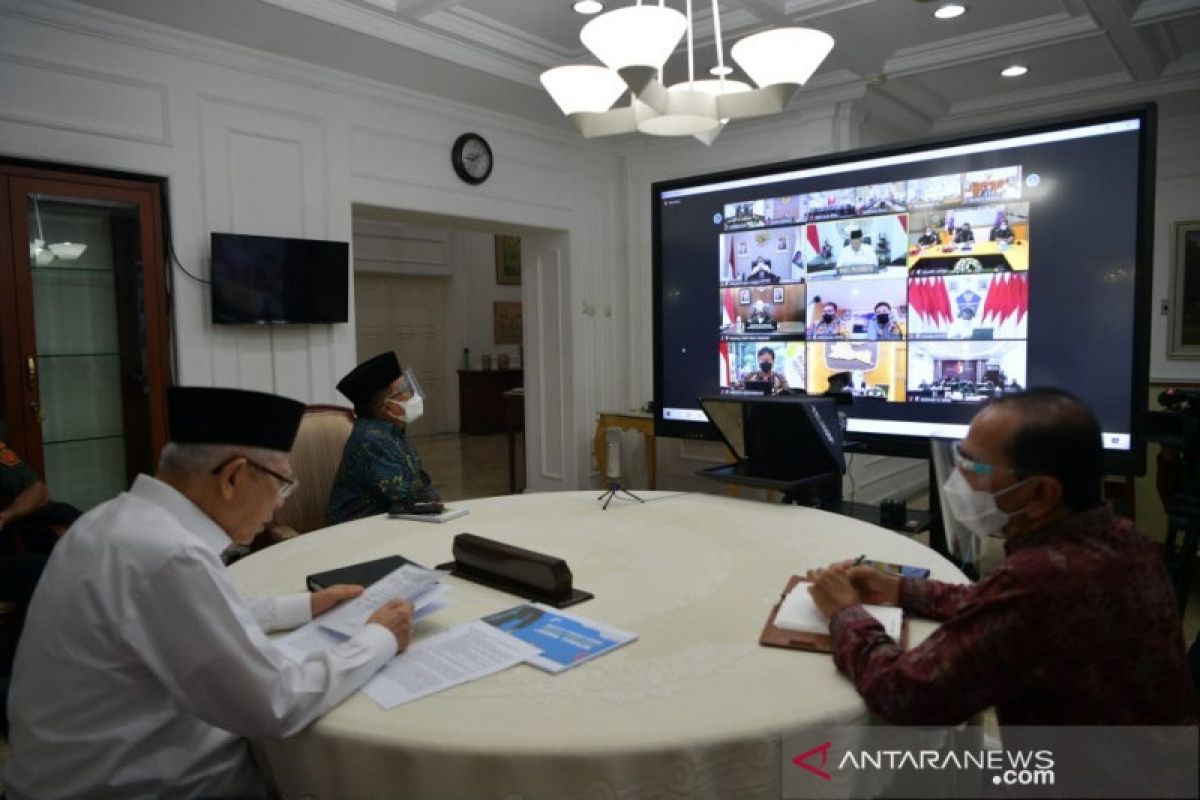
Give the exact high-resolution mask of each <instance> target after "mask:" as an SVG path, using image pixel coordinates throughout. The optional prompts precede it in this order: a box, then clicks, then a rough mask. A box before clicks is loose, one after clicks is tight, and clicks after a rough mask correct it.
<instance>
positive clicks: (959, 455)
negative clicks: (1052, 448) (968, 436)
mask: <svg viewBox="0 0 1200 800" xmlns="http://www.w3.org/2000/svg"><path fill="white" fill-rule="evenodd" d="M951 452H952V453H953V454H954V466H956V467H958V468H959V469H961V470H962V471H963V472H971V473H974V474H975V475H991V474H992V473H993V472H995V471H996V470H998V469H1002V470H1007V471H1008V472H1012V473H1014V474H1020V472H1019V471H1018V470H1015V469H1013V468H1012V467H997V466H995V465H993V464H985V463H983V462H982V461H976V460H974V459H972V458H967V456H966V454H964V453H963V451H962V442H955V443H954V447H953V448H951Z"/></svg>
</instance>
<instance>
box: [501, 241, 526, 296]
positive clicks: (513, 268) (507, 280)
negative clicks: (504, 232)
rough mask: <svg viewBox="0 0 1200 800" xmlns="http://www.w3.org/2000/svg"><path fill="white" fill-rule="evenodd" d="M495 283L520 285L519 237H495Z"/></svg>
mask: <svg viewBox="0 0 1200 800" xmlns="http://www.w3.org/2000/svg"><path fill="white" fill-rule="evenodd" d="M496 283H498V284H500V285H501V286H505V285H507V286H520V285H521V237H520V236H497V237H496Z"/></svg>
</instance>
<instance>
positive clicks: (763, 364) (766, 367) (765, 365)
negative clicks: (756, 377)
mask: <svg viewBox="0 0 1200 800" xmlns="http://www.w3.org/2000/svg"><path fill="white" fill-rule="evenodd" d="M773 366H775V365H774V364H772V363H771V362H770V361H760V362H758V368H759V369H760V370H761V371H763V372H770V371H771V367H773Z"/></svg>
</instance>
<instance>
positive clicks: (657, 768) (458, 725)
mask: <svg viewBox="0 0 1200 800" xmlns="http://www.w3.org/2000/svg"><path fill="white" fill-rule="evenodd" d="M640 494H641V496H643V497H644V498H645V499H646V500H647V502H646V503H645V504H644V505H639V504H637V503H634V502H633V501H630V500H626V499H620V498H619V499H616V500H614V501H613V503H612V504H611V505H610V506H609V508H608V510H607V511H602V510H601V508H600V504H599V503H597V501H596V493H595V492H562V493H550V494H531V495H510V496H506V497H496V498H487V499H481V500H473V501H465V502H461V503H455V504H454V505H456V506H457V505H463V506H466V507H468V508H469V509H470V513H469V514H468V515H467V516H465V517H462V518H460V519H456V520H454V521H452V522H449V523H445V524H441V525H435V524H429V523H422V522H407V521H403V522H402V521H393V520H388V519H386V518H384V517H374V518H370V519H366V520H359V521H357V522H352V523H348V524H345V525H340V526H337V527H334V528H328V529H325V530H322V531H317V532H314V533H310V534H307V535H304V536H301V537H299V538H297V539H294V540H292V541H289V542H286V543H283V544H281V545H276V546H274V547H271V548H268V549H267V550H264V551H262V552H260V553H257V554H255V555H253V556H251V557H249V558H247V559H244V560H242V561H241V562H238V563H237V564H235V565H233V566H232V567H231V568H230V569H231V573H232V575H233V578H234V580H235V581H236V582H237V584H238V585H239V586H240V587H241V588H242V589H243V590H244V591H245V592H247V593H249V594H274V593H281V592H287V591H297V590H302V589H303V588H304V576H305V575H307V574H309V573H313V572H319V571H322V570H326V569H331V568H333V567H338V566H343V565H346V564H352V563H356V562H359V561H365V560H368V559H373V558H380V557H382V556H385V555H389V554H397V553H398V554H401V555H403V556H405V557H407V558H410V559H412V560H414V561H418V562H420V563H423V564H425V565H426V566H433V565H436V564H438V563H441V562H444V561H448V560H449V559H450V548H451V542H452V540H453V537H454V536H455V535H456V534H458V533H462V532H464V531H469V532H471V533H475V534H478V535H481V536H486V537H490V538H494V539H499V540H501V541H505V542H510V543H512V544H516V545H519V546H522V547H526V548H529V549H533V550H538V551H541V552H544V553H549V554H552V555H556V556H561V557H563V558H566V559H567V561H568V563H569V565H570V567H571V570H572V572H573V573H574V581H575V586H576V587H577V588H581V589H585V590H587V591H591V592H594V593H595V595H596V597H595V599H594V600H591V601H589V602H586V603H583V604H581V605H578V606H575V607H573V608H572V609H570V610H571V611H573V612H575V613H578V614H580V615H583V616H587V617H591V618H594V619H596V620H600V621H603V622H606V623H609V624H612V625H615V626H617V627H621V628H627V629H629V630H632V631H636V632H637V633H638V634H639V635H640V639H639V640H638V641H636V642H634V643H632V644H630V645H627V646H626V647H624V648H621V649H619V650H617V651H615V652H613V653H609V654H606V655H604V656H601V657H600V658H598V659H596V660H594V661H591V662H589V663H587V664H584V665H581V666H579V667H577V668H575V669H572V670H569V671H567V672H565V673H562V674H560V675H557V676H554V675H550V674H547V673H544V672H541V671H540V670H537V669H535V668H533V667H529V666H526V665H521V666H518V667H516V668H514V669H511V670H508V671H506V672H503V673H500V674H498V675H494V676H492V677H489V678H486V679H484V680H481V681H477V682H475V683H472V684H468V685H465V686H461V687H458V688H455V689H452V690H450V691H447V692H444V693H441V694H438V695H435V696H432V697H428V698H425V699H422V700H419V701H416V702H415V703H411V704H408V705H405V706H401V707H399V708H396V709H393V710H391V711H385V710H383V709H381V708H379V707H378V706H377V705H375V703H374V702H372V701H371V700H369V699H368V698H367V697H365V696H364V695H362V694H361V693H359V694H357V695H355V696H354V697H352V698H350V699H349V700H348V701H346V702H345V703H344V704H342V705H341V706H340V707H338V708H337V709H335V710H333V711H332V712H330V713H329V714H328V715H327V716H326V717H324V718H323V719H321V720H319V721H318V722H317V723H315V724H314V725H312V726H311V727H310V728H309V729H308V730H306V731H305V732H303V733H301V734H300V735H298V736H295V737H293V738H291V739H288V740H284V741H272V742H268V743H266V749H267V752H268V753H269V756H270V761H271V766H272V768H273V770H274V772H275V775H276V779H277V780H278V782H279V785H280V788H281V790H282V791H283V793H284V795H285V796H286V797H316V798H328V799H329V800H334V799H335V798H336V799H338V800H349V799H350V798H359V797H362V798H367V797H398V796H403V797H504V798H510V797H545V798H567V797H588V798H602V797H622V798H625V797H695V796H708V797H722V798H727V797H768V796H778V795H779V791H780V775H781V772H780V769H781V767H780V762H781V759H784V758H786V759H788V760H790V758H791V756H793V755H795V754H794V753H781V741H789V740H791V739H794V738H795V737H796V735H798V734H799V733H802V732H803V731H806V730H809V729H813V730H816V729H818V728H819V727H820V726H822V725H825V726H828V725H831V724H838V725H841V724H859V723H867V722H868V721H869V714H868V712H867V710H866V707H865V706H864V704H863V702H862V700H861V699H860V698H859V696H858V695H857V693H856V692H855V690H854V687H853V686H852V685H851V684H850V682H849V681H847V680H846V679H845V678H844V677H842V676H841V675H839V674H838V673H837V671H836V669H835V667H834V665H833V660H832V658H831V657H830V656H828V655H824V654H815V653H804V652H798V651H791V650H780V649H775V648H767V647H761V646H760V645H759V644H758V637H759V634H760V633H761V631H762V627H763V623H764V622H765V620H766V617H767V615H768V613H769V612H770V610H771V606H772V605H773V604H774V603H775V602H776V601H777V600H778V597H779V592H780V591H781V589H782V588H783V586H784V584H785V583H786V582H787V579H788V576H790V575H792V574H794V573H802V572H803V571H804V570H806V569H808V568H810V567H818V566H824V565H826V564H829V563H830V562H832V561H836V560H839V559H844V558H854V557H857V556H859V555H861V554H866V555H867V556H868V557H870V558H873V559H877V560H883V561H892V562H898V563H904V564H913V565H920V566H925V567H928V568H930V569H931V570H932V573H933V574H932V577H934V578H938V579H942V580H947V581H952V582H962V581H964V580H965V579H964V578H963V576H962V575H961V573H959V572H958V571H957V570H956V569H955V568H954V567H953V565H951V564H950V563H949V562H948V561H946V560H945V559H943V558H942V557H940V556H939V555H937V554H936V553H934V552H933V551H932V550H930V549H928V548H927V547H924V546H922V545H920V544H918V543H916V542H913V541H911V540H909V539H907V538H905V537H904V536H901V535H899V534H896V533H893V532H891V531H887V530H884V529H882V528H878V527H875V526H873V525H868V524H866V523H862V522H858V521H856V520H852V519H849V518H847V517H841V516H837V515H834V514H829V513H826V512H822V511H816V510H812V509H806V508H798V507H794V506H784V505H778V504H770V503H763V502H757V501H750V500H736V499H731V498H725V497H717V496H712V495H703V494H675V493H667V492H646V493H640ZM447 583H448V584H449V585H450V586H451V587H452V599H453V601H454V605H453V606H452V607H451V608H450V609H448V610H447V611H444V612H441V613H440V614H438V615H435V616H434V617H433V618H432V619H429V620H425V621H423V622H421V623H419V624H418V625H417V627H416V636H417V637H418V638H419V637H421V636H422V635H427V634H428V633H431V632H434V631H440V630H444V629H445V628H447V627H449V626H451V625H454V624H456V623H459V622H462V621H465V620H468V619H473V618H477V617H479V616H481V615H484V614H488V613H491V612H493V611H498V610H500V609H503V608H507V607H509V606H512V605H515V604H516V603H518V602H521V601H520V599H519V598H516V597H513V596H511V595H506V594H503V593H501V592H497V591H494V590H491V589H487V588H484V587H481V586H477V585H475V584H471V583H468V582H464V581H461V580H458V579H455V578H450V579H449V580H448V581H447ZM933 628H934V625H933V624H932V623H929V622H926V621H922V620H912V621H911V622H910V634H909V635H910V645H913V644H916V643H919V642H920V641H922V640H923V639H924V638H925V637H926V636H928V635H929V633H930V632H931V631H932V630H933ZM781 737H784V738H782V739H781ZM801 738H803V737H801Z"/></svg>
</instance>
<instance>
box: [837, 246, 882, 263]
mask: <svg viewBox="0 0 1200 800" xmlns="http://www.w3.org/2000/svg"><path fill="white" fill-rule="evenodd" d="M878 264H879V256H877V255H875V250H874V249H872V247H871V246H870V245H868V244H866V243H863V244H861V245H859V247H858V250H855V249H854V247H853V246H852V245H846V246H845V247H843V248H842V251H841V252H840V253H838V259H837V265H838V266H839V267H864V266H877V265H878Z"/></svg>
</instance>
